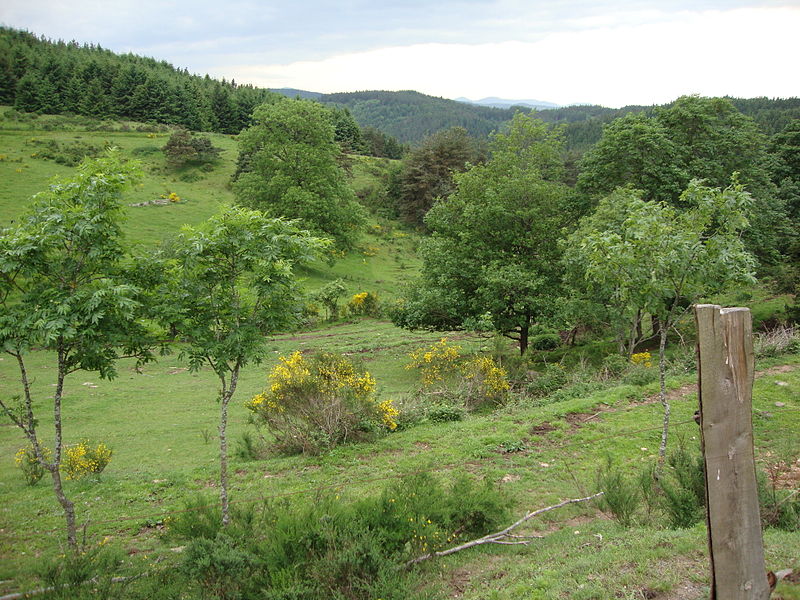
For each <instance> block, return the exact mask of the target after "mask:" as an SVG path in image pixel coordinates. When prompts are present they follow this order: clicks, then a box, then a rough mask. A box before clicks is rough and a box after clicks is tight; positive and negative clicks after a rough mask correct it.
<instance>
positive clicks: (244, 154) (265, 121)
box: [233, 99, 365, 249]
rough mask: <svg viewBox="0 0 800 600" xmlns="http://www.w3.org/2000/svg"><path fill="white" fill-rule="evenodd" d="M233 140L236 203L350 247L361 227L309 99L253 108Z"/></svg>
mask: <svg viewBox="0 0 800 600" xmlns="http://www.w3.org/2000/svg"><path fill="white" fill-rule="evenodd" d="M253 120H254V122H255V124H254V125H253V126H252V127H250V128H248V129H246V130H245V131H243V132H242V133H241V135H240V136H239V163H238V169H237V174H236V176H235V180H234V183H233V189H234V193H235V195H236V200H237V202H238V203H239V204H240V205H242V206H246V207H249V208H255V209H258V210H262V211H264V212H265V213H266V214H268V215H270V216H272V217H285V218H288V219H299V220H300V222H301V224H302V226H303V227H306V228H308V229H310V230H311V231H313V232H314V233H315V234H318V235H325V236H330V237H331V238H333V239H334V240H335V242H336V245H337V246H338V247H339V248H341V249H349V248H351V247H352V246H353V245H354V243H355V241H356V239H357V238H358V235H359V233H360V230H361V228H362V227H363V224H364V222H365V216H364V211H363V209H362V208H361V206H360V205H359V204H358V203H357V202H356V199H355V194H354V193H353V191H352V189H350V187H349V185H348V182H347V178H346V176H345V173H344V171H343V169H342V168H341V167H340V166H339V163H338V161H337V159H338V158H339V156H340V153H341V150H340V148H339V146H338V145H337V144H336V142H335V141H334V128H333V124H332V123H331V119H330V116H329V114H328V111H327V110H326V109H325V108H324V107H322V106H321V105H320V104H317V103H315V102H312V101H309V100H288V99H281V100H279V101H277V102H275V103H273V104H264V105H262V106H259V107H258V108H257V109H256V110H255V112H254V113H253Z"/></svg>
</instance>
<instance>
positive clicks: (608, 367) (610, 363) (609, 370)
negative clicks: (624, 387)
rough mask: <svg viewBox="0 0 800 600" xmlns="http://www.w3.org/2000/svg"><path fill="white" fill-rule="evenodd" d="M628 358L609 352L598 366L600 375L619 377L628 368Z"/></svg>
mask: <svg viewBox="0 0 800 600" xmlns="http://www.w3.org/2000/svg"><path fill="white" fill-rule="evenodd" d="M628 365H629V362H628V360H627V359H626V358H625V357H624V356H622V355H621V354H609V355H608V356H606V357H605V358H604V359H603V364H602V366H601V367H600V375H601V377H603V378H604V379H613V378H615V377H619V376H620V375H622V374H623V373H624V372H625V369H627V368H628Z"/></svg>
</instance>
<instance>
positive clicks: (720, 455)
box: [695, 304, 770, 600]
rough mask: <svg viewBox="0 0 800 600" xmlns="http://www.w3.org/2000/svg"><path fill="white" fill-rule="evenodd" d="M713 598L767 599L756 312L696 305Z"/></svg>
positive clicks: (724, 599)
mask: <svg viewBox="0 0 800 600" xmlns="http://www.w3.org/2000/svg"><path fill="white" fill-rule="evenodd" d="M695 318H696V320H697V351H698V376H699V386H700V388H699V396H700V427H701V430H702V438H701V439H702V445H703V458H704V461H705V470H706V504H707V511H706V520H707V525H708V546H709V552H710V556H711V600H762V599H763V600H767V599H768V598H769V595H770V590H769V584H768V583H767V576H766V570H765V567H764V546H763V540H762V537H761V519H760V513H759V506H758V490H757V487H756V470H755V458H754V455H753V421H752V394H753V376H754V357H753V331H752V327H753V326H752V319H751V316H750V310H749V309H747V308H725V309H721V308H720V307H719V306H717V305H714V304H698V305H697V306H695Z"/></svg>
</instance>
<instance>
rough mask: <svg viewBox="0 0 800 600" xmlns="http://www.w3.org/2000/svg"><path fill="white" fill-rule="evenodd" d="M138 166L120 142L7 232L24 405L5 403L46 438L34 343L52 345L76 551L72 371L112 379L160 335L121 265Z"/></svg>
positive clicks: (3, 267)
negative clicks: (31, 372) (37, 407)
mask: <svg viewBox="0 0 800 600" xmlns="http://www.w3.org/2000/svg"><path fill="white" fill-rule="evenodd" d="M137 173H138V171H137V168H136V166H135V165H132V164H130V163H124V162H122V161H121V160H120V159H119V156H118V154H117V153H115V152H109V154H108V156H107V157H105V158H101V159H97V160H86V161H84V162H83V163H81V165H80V166H79V167H78V172H77V174H76V175H75V176H73V177H70V178H65V179H62V180H58V181H55V182H54V183H53V184H51V185H50V187H49V189H48V190H47V191H45V192H41V193H40V194H37V196H36V197H35V201H34V204H33V206H32V208H31V210H30V211H29V212H28V214H26V215H25V217H24V218H23V219H20V221H19V222H18V223H17V224H16V225H15V226H14V227H12V228H7V229H3V230H2V232H0V306H2V310H0V348H2V350H3V351H4V352H6V353H8V354H9V355H11V356H13V357H14V358H15V359H16V363H17V365H18V367H19V375H20V383H21V387H22V394H21V401H22V406H23V407H24V410H22V411H21V412H17V411H15V410H14V409H13V408H12V407H10V406H9V404H7V402H6V401H4V400H3V399H0V406H1V407H2V408H3V411H4V412H5V414H6V415H7V416H8V417H9V418H10V419H11V420H12V422H13V423H14V424H15V425H16V426H17V427H19V428H20V429H21V430H22V431H23V432H24V433H25V436H26V437H27V438H28V439H29V440H30V441H31V443H32V444H33V446H34V447H37V446H39V441H38V434H37V420H36V417H35V412H34V397H33V392H32V390H31V386H30V382H29V379H28V375H27V368H26V360H27V359H28V357H29V355H30V353H31V350H32V348H34V347H37V348H42V349H46V350H50V351H52V352H53V354H52V357H53V359H55V369H54V370H53V372H54V377H55V382H54V383H53V384H52V385H53V390H52V392H53V395H52V396H51V398H52V401H53V405H52V406H53V419H54V420H53V426H54V432H55V436H54V443H53V446H54V457H53V461H52V462H50V463H48V464H47V468H48V469H49V470H50V471H51V473H52V475H53V488H54V491H55V494H56V496H57V498H58V500H59V502H60V504H61V506H62V508H63V509H64V513H65V518H66V523H67V540H68V543H69V545H70V546H71V549H72V550H73V551H74V550H77V532H76V527H75V514H74V507H73V504H72V502H71V501H70V500H69V499H68V498H67V497H66V496H65V495H64V493H63V491H62V489H61V478H60V473H59V469H60V467H61V465H62V439H63V438H62V425H63V424H62V415H61V402H62V396H63V393H64V381H65V378H66V376H67V375H68V374H69V373H72V372H74V371H77V370H80V369H82V370H87V371H96V372H98V373H99V375H100V377H102V378H105V379H111V378H113V377H114V375H115V374H116V369H115V364H116V361H117V359H118V357H119V355H120V354H121V353H124V354H126V355H129V356H134V357H138V359H139V361H140V363H141V362H146V361H148V360H149V359H150V358H151V357H152V355H151V351H150V348H151V346H152V345H153V341H152V338H151V336H150V334H149V332H148V331H147V329H146V328H145V326H144V325H143V323H142V317H143V316H144V315H143V312H144V311H143V301H144V294H143V293H142V291H141V290H140V289H139V288H137V287H136V286H135V285H133V284H131V282H130V279H129V278H128V277H126V273H125V270H124V268H123V265H122V260H123V257H124V249H123V246H122V242H121V239H120V238H121V230H120V217H121V214H120V213H121V210H122V207H121V204H120V196H121V193H122V191H123V190H124V189H125V188H126V187H127V186H128V185H129V184H130V183H131V181H132V180H133V179H134V177H135V176H136V175H137ZM48 395H49V394H48ZM109 458H110V457H109ZM39 459H40V460H42V459H43V455H42V454H39ZM43 466H44V465H43Z"/></svg>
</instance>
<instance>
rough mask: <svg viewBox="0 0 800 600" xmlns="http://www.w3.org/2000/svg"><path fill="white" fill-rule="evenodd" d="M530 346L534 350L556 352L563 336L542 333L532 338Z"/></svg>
mask: <svg viewBox="0 0 800 600" xmlns="http://www.w3.org/2000/svg"><path fill="white" fill-rule="evenodd" d="M530 345H531V348H533V349H534V350H555V349H556V348H558V347H559V346H560V345H561V336H559V335H558V334H557V333H540V334H538V335H534V336H533V337H531V341H530Z"/></svg>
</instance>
